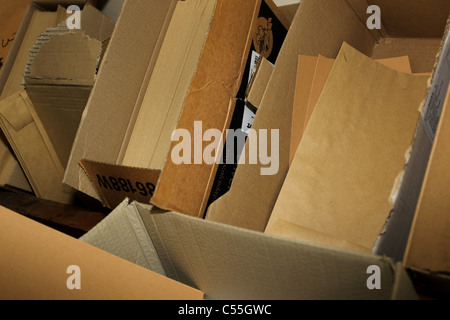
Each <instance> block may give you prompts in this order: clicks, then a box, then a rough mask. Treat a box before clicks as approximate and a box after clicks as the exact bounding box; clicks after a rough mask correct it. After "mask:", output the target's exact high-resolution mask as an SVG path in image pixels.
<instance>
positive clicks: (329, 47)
mask: <svg viewBox="0 0 450 320" xmlns="http://www.w3.org/2000/svg"><path fill="white" fill-rule="evenodd" d="M386 3H387V2H386ZM357 4H358V5H359V6H357ZM380 5H381V7H380V8H381V10H382V11H384V8H385V4H384V2H381V1H380ZM429 5H434V6H436V7H439V6H441V7H440V8H441V9H442V10H443V12H448V11H449V9H450V8H449V6H450V3H447V2H444V1H441V0H435V1H433V2H432V3H429V2H428V3H427V4H425V3H417V4H415V5H414V6H412V7H411V8H412V11H413V12H404V10H399V11H398V12H391V13H390V14H389V15H390V16H393V15H398V16H400V15H404V16H411V15H417V16H421V12H423V11H424V10H426V8H428V6H429ZM386 8H388V4H386ZM389 8H391V9H392V7H391V6H389ZM366 10H367V6H366V5H361V2H357V1H352V2H351V3H349V2H348V1H333V2H329V1H321V0H317V1H310V0H303V1H302V2H301V4H300V7H299V10H298V12H297V14H296V16H295V18H294V21H293V24H292V26H291V28H290V30H289V33H288V36H287V38H286V40H285V43H284V46H283V48H282V50H281V53H280V56H279V58H278V60H277V64H276V66H275V69H274V72H273V74H272V77H271V79H270V81H269V84H268V87H267V91H266V94H265V96H264V98H263V101H262V103H261V106H260V108H259V111H258V115H257V117H256V119H255V122H254V124H253V128H254V129H255V130H259V129H269V130H270V129H272V130H273V129H276V130H279V133H280V170H279V172H278V174H277V175H276V176H265V177H262V176H261V175H260V170H261V166H260V165H256V166H252V165H246V166H243V165H240V166H239V167H238V168H237V170H236V175H235V177H234V180H233V185H232V186H231V189H230V192H228V193H227V194H225V195H224V196H223V197H222V198H220V199H218V200H217V201H215V203H213V204H212V205H211V206H210V207H209V210H208V214H207V219H210V220H213V221H217V222H222V223H227V224H231V225H234V226H240V227H244V228H249V229H252V230H258V231H263V230H264V228H265V227H266V224H267V221H268V219H269V217H270V214H271V211H272V209H273V206H274V204H275V201H276V199H277V196H278V193H279V191H280V189H281V186H282V183H283V181H284V179H285V176H286V173H287V170H288V168H289V149H290V148H289V144H290V141H291V126H292V118H291V117H292V106H293V100H294V94H295V77H296V71H297V69H296V68H295V67H294V68H293V66H295V65H296V64H297V62H298V55H309V56H318V55H319V54H321V55H323V56H326V57H335V56H336V54H337V52H338V51H339V50H340V48H341V45H342V43H343V42H344V41H346V42H348V43H350V44H351V45H353V46H354V47H355V48H357V49H358V50H359V51H361V52H362V53H364V54H366V55H368V56H372V57H373V58H376V59H381V58H388V57H393V56H408V57H409V58H410V62H411V69H412V72H413V73H419V72H421V73H423V72H431V71H432V68H433V63H434V62H433V61H435V59H436V53H437V52H438V51H439V45H440V43H441V39H438V38H433V37H436V34H435V31H436V30H437V29H438V28H439V27H441V26H442V25H445V23H443V21H440V20H439V21H438V20H435V18H434V17H431V16H430V15H429V14H426V15H425V16H424V18H426V19H425V20H424V21H423V22H424V24H426V25H430V26H431V27H430V30H433V31H430V32H429V34H428V33H427V32H426V31H424V30H422V31H421V34H424V33H427V36H429V37H431V38H429V39H419V38H391V37H388V36H387V35H386V33H383V32H382V33H371V32H369V31H368V29H367V26H366V24H365V23H364V21H366V19H367V13H366ZM439 16H441V15H439ZM362 17H365V18H364V19H363V18H362ZM402 19H403V17H402ZM421 19H422V18H421ZM343 21H345V23H343ZM442 31H443V30H442ZM441 36H442V34H441ZM441 36H439V38H441ZM406 44H407V45H406ZM382 48H383V49H388V48H389V50H378V49H382ZM386 52H388V53H389V54H386ZM372 54H373V55H372ZM246 148H247V149H248V145H247V146H246ZM261 195H264V197H263V198H262V197H261ZM394 233H395V232H394ZM392 245H393V243H390V244H388V246H392Z"/></svg>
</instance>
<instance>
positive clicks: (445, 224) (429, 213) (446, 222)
mask: <svg viewBox="0 0 450 320" xmlns="http://www.w3.org/2000/svg"><path fill="white" fill-rule="evenodd" d="M449 92H450V91H449ZM449 131H450V93H449V94H447V98H446V100H445V103H444V111H443V113H442V115H441V121H440V124H439V128H438V129H437V132H436V139H435V142H434V145H433V148H432V151H431V156H430V161H429V164H428V169H427V172H426V175H425V179H424V182H423V187H422V191H421V194H420V198H419V202H418V204H417V209H416V214H415V218H414V221H413V226H412V229H411V234H410V236H409V241H408V247H407V250H406V253H405V258H404V265H405V267H407V268H411V269H415V270H424V271H427V272H431V273H434V274H439V273H443V274H448V273H450V243H449V237H448V232H449V230H450V229H449V228H450V218H449V215H448V212H449V211H450V196H449V191H448V187H447V186H448V185H449V183H450V175H449V174H448V172H447V170H446V168H447V167H448V163H449V161H450V153H449V143H450V140H449V138H448V137H449ZM449 291H450V290H449Z"/></svg>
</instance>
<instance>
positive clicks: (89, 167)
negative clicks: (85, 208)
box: [80, 160, 161, 209]
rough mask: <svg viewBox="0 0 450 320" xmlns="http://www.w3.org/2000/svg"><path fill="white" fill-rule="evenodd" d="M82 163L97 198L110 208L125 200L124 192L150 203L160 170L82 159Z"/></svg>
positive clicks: (137, 199) (142, 201)
mask: <svg viewBox="0 0 450 320" xmlns="http://www.w3.org/2000/svg"><path fill="white" fill-rule="evenodd" d="M80 165H81V167H82V168H83V170H84V172H85V173H86V175H87V176H88V177H89V180H90V181H91V183H92V185H93V186H94V188H95V191H96V193H97V198H98V199H99V200H100V201H101V202H102V204H103V205H105V206H106V207H108V208H111V209H114V208H116V207H117V206H118V205H120V204H121V203H122V202H123V201H124V194H125V195H128V196H129V197H130V198H132V199H133V200H135V201H140V202H141V203H150V200H151V199H152V197H153V193H154V192H155V187H156V184H157V183H158V179H159V177H160V175H161V171H160V170H151V169H143V168H134V167H125V166H118V165H111V164H106V163H100V162H96V161H89V160H80Z"/></svg>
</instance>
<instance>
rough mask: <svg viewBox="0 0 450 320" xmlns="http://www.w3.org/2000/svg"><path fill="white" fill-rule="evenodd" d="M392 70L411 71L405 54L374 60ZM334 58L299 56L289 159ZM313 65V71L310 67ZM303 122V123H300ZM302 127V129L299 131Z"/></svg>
mask: <svg viewBox="0 0 450 320" xmlns="http://www.w3.org/2000/svg"><path fill="white" fill-rule="evenodd" d="M376 61H378V62H379V63H381V64H384V65H385V66H388V67H390V68H392V69H394V70H397V71H401V72H405V73H411V65H410V62H409V58H408V57H407V56H403V57H396V58H388V59H378V60H376ZM334 62H335V59H330V58H326V57H324V56H321V55H319V56H318V57H309V56H302V55H300V56H299V64H298V74H297V84H296V91H295V98H294V99H295V100H294V107H293V113H292V135H291V159H290V163H292V160H293V159H294V156H295V152H296V151H297V148H298V145H299V144H300V141H301V139H302V137H303V134H304V133H305V131H306V128H307V126H308V123H309V120H310V119H311V115H312V113H313V111H314V108H315V106H316V104H317V101H318V100H319V97H320V94H321V93H322V90H323V87H324V86H325V83H326V81H327V79H328V76H329V75H330V72H331V70H332V68H333V65H334ZM313 64H314V65H315V68H314V73H313V74H311V68H312V67H313ZM302 122H303V124H302ZM300 128H303V131H299V130H300Z"/></svg>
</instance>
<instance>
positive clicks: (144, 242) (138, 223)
mask: <svg viewBox="0 0 450 320" xmlns="http://www.w3.org/2000/svg"><path fill="white" fill-rule="evenodd" d="M140 206H142V207H145V205H143V204H140ZM80 241H83V242H86V243H88V244H90V245H92V246H94V247H96V248H99V249H101V250H103V251H106V252H109V253H111V254H113V255H115V256H117V257H119V258H122V259H125V260H127V261H130V262H132V263H134V264H137V265H138V266H141V267H143V268H146V269H149V270H152V271H153V272H156V273H158V274H160V275H163V276H166V273H165V271H164V268H163V266H162V264H161V261H160V259H159V256H158V253H157V252H156V249H155V246H154V245H153V242H152V241H151V239H150V236H149V234H148V232H147V229H146V228H145V226H144V223H143V221H142V218H141V215H140V214H139V212H138V210H136V206H135V205H134V204H131V205H130V200H128V199H126V200H124V201H123V202H122V203H120V204H119V205H118V206H117V207H115V208H114V210H113V211H112V212H111V213H110V214H109V215H108V216H107V217H106V218H105V219H103V220H102V221H101V222H100V223H99V224H97V225H96V226H95V227H94V228H92V229H91V230H90V231H89V232H88V233H86V234H85V235H84V236H83V237H81V238H80Z"/></svg>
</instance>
